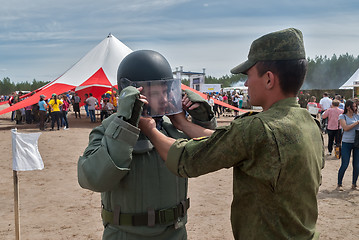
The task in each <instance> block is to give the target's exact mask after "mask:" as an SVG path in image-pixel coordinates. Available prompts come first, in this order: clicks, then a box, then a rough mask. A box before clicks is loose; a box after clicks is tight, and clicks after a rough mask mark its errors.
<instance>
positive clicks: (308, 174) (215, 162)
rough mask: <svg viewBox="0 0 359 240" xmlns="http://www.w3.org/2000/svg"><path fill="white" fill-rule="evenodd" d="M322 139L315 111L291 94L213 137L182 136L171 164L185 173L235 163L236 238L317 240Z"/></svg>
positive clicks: (170, 157)
mask: <svg viewBox="0 0 359 240" xmlns="http://www.w3.org/2000/svg"><path fill="white" fill-rule="evenodd" d="M322 139H323V138H322V135H321V132H320V129H319V128H318V126H317V124H316V122H315V120H314V119H313V118H312V117H311V115H310V114H309V112H308V111H307V110H306V109H303V108H300V106H299V104H298V103H297V102H296V99H295V98H287V99H284V100H281V101H279V102H277V103H275V104H273V105H272V107H271V108H270V109H269V110H267V111H265V112H261V113H258V114H255V115H250V116H246V117H242V118H238V119H236V120H234V121H232V123H231V124H230V125H229V126H225V127H218V128H217V129H216V131H215V132H214V134H213V135H212V136H211V137H209V138H205V139H203V138H199V139H193V140H185V139H178V140H177V141H176V142H175V143H174V144H173V145H172V147H171V149H170V151H169V153H168V159H167V162H166V165H167V166H168V167H169V169H170V170H171V171H172V172H174V173H175V174H177V175H179V176H183V177H196V176H199V175H203V174H206V173H209V172H213V171H216V170H218V169H221V168H230V167H233V195H234V196H233V202H232V210H231V223H232V229H233V234H234V237H235V239H311V238H313V239H315V238H317V237H318V234H317V233H315V225H316V221H317V216H318V207H317V198H316V196H317V193H318V189H319V185H320V183H321V169H322V168H323V167H324V161H323V151H324V147H323V140H322Z"/></svg>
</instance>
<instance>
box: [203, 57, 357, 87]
mask: <svg viewBox="0 0 359 240" xmlns="http://www.w3.org/2000/svg"><path fill="white" fill-rule="evenodd" d="M307 60H308V72H307V75H306V79H305V81H304V84H303V86H302V89H303V90H308V89H338V88H339V87H341V86H342V85H343V84H344V83H345V82H346V81H347V80H348V79H349V78H350V77H351V76H352V75H353V74H354V73H355V71H356V70H357V69H358V68H359V56H357V57H354V56H353V55H349V54H348V53H346V54H342V55H340V56H339V57H337V56H336V55H335V54H334V55H333V56H332V57H331V58H328V57H327V56H316V57H315V58H314V59H311V58H309V57H308V58H307ZM246 79H247V76H246V75H243V74H238V75H225V76H222V77H220V78H215V77H212V76H206V80H205V82H206V83H207V84H215V83H219V84H222V87H223V88H224V87H232V86H234V85H235V84H236V83H238V82H239V81H241V82H244V81H246Z"/></svg>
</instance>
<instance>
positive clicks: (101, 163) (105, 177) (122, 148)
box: [77, 114, 140, 192]
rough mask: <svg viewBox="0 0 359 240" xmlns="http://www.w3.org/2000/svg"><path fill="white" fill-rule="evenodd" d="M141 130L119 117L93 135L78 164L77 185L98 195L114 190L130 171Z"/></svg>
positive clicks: (95, 129) (101, 126)
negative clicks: (133, 152)
mask: <svg viewBox="0 0 359 240" xmlns="http://www.w3.org/2000/svg"><path fill="white" fill-rule="evenodd" d="M139 133H140V129H139V128H137V127H134V126H133V125H131V124H129V123H127V122H125V121H124V120H123V119H122V118H119V117H118V116H117V115H116V114H113V115H112V116H111V117H109V118H107V119H106V120H104V121H103V123H102V125H100V126H99V127H96V128H94V129H93V130H92V131H91V133H90V137H89V138H90V139H89V144H88V146H87V148H86V149H85V152H84V154H83V156H81V157H80V158H79V161H78V169H77V170H78V182H79V184H80V186H81V187H83V188H86V189H90V190H92V191H95V192H105V191H109V190H112V189H113V188H115V187H116V186H118V183H119V182H120V181H121V179H122V178H123V177H124V176H126V174H127V173H128V171H130V165H131V161H132V151H133V146H134V145H135V143H136V141H137V139H138V136H139Z"/></svg>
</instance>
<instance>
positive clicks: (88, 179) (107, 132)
mask: <svg viewBox="0 0 359 240" xmlns="http://www.w3.org/2000/svg"><path fill="white" fill-rule="evenodd" d="M203 104H206V103H203ZM207 107H208V106H207ZM207 107H206V108H205V109H208V108H207ZM202 113H203V111H202ZM190 114H191V116H192V118H193V120H194V121H193V122H195V123H197V124H199V125H202V126H203V127H207V128H212V129H213V128H214V127H215V126H216V121H215V118H214V117H213V112H211V113H210V118H209V119H210V120H209V119H208V118H207V119H203V118H201V116H203V114H199V115H198V116H197V117H196V111H195V110H192V113H191V112H190ZM202 120H203V121H202ZM157 123H158V129H159V130H160V131H161V132H162V133H164V134H165V135H166V136H169V137H171V138H175V139H178V138H187V136H186V135H185V134H184V133H183V132H181V131H179V130H177V129H176V128H175V127H174V126H173V125H172V124H171V123H170V121H169V119H168V118H167V117H163V119H162V120H161V119H157ZM78 181H79V184H80V185H81V187H83V188H86V189H90V190H92V191H95V192H101V200H102V206H103V210H102V219H103V224H104V226H105V230H104V233H103V239H106V240H114V239H166V240H171V239H173V240H178V239H187V233H186V229H185V224H186V222H187V216H186V211H187V208H188V207H189V206H188V204H189V202H188V200H187V185H188V181H187V179H186V178H181V177H178V176H176V175H174V174H173V173H171V172H170V171H169V170H168V169H167V167H166V166H165V164H164V161H163V160H162V159H161V157H160V155H159V154H158V152H157V151H156V149H155V148H154V147H153V145H152V144H151V142H150V141H149V140H148V139H147V137H146V136H144V135H143V134H141V133H140V130H139V128H137V127H135V126H133V125H131V124H129V123H128V122H126V121H124V120H123V119H122V118H120V117H119V116H118V115H117V113H116V114H113V115H111V116H110V117H109V118H107V119H105V120H104V121H103V122H102V125H100V126H99V127H96V128H94V129H93V130H92V132H91V133H90V140H89V145H88V147H87V148H86V150H85V152H84V154H83V156H81V157H80V159H79V162H78Z"/></svg>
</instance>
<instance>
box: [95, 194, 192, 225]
mask: <svg viewBox="0 0 359 240" xmlns="http://www.w3.org/2000/svg"><path fill="white" fill-rule="evenodd" d="M188 208H189V198H187V199H186V200H184V201H181V202H180V203H179V204H178V205H176V206H174V207H171V208H166V209H161V210H151V209H149V210H148V212H147V213H134V214H131V213H121V212H120V211H114V212H112V211H108V210H106V209H105V208H104V207H102V214H101V216H102V220H103V221H104V223H105V224H108V223H110V224H114V225H126V226H154V225H155V224H162V225H165V224H169V223H176V222H177V221H178V219H179V218H182V217H184V216H186V214H187V209H188ZM116 212H118V213H117V214H116Z"/></svg>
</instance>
